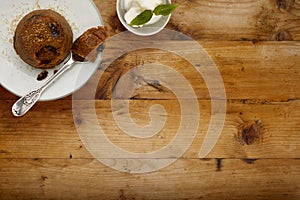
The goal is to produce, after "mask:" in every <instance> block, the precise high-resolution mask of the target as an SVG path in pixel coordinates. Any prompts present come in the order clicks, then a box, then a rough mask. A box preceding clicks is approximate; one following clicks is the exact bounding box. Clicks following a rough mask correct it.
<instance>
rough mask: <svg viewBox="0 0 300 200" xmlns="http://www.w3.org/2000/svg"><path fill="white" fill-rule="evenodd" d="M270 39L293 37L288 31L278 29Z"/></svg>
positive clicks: (277, 39)
mask: <svg viewBox="0 0 300 200" xmlns="http://www.w3.org/2000/svg"><path fill="white" fill-rule="evenodd" d="M271 40H273V41H292V40H293V38H292V36H291V34H290V33H289V31H287V30H281V31H278V32H277V33H275V34H273V36H272V38H271Z"/></svg>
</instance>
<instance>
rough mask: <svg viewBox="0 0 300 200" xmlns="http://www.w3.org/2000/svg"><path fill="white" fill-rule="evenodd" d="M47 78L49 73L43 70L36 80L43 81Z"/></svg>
mask: <svg viewBox="0 0 300 200" xmlns="http://www.w3.org/2000/svg"><path fill="white" fill-rule="evenodd" d="M47 76H48V72H47V71H46V70H43V71H42V72H41V73H39V75H38V76H37V78H36V80H38V81H42V80H44V79H45V78H47Z"/></svg>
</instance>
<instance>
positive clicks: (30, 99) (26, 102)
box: [12, 52, 87, 117]
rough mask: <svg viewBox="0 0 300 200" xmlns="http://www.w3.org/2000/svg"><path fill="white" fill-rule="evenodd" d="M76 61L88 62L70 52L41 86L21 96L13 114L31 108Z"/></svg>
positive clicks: (13, 108)
mask: <svg viewBox="0 0 300 200" xmlns="http://www.w3.org/2000/svg"><path fill="white" fill-rule="evenodd" d="M75 63H87V62H81V61H78V60H75V59H74V57H73V53H72V52H70V56H69V58H68V60H67V61H66V62H65V64H64V65H63V66H62V67H61V68H60V69H59V70H58V71H57V72H56V73H55V74H53V75H52V76H51V77H50V78H49V79H48V80H47V81H46V82H45V83H44V84H43V85H42V86H41V87H40V88H38V89H36V90H32V91H31V92H29V93H28V94H26V95H25V96H23V97H21V98H20V99H19V100H18V101H17V102H16V103H14V105H13V106H12V114H13V115H14V116H15V117H21V116H23V115H25V114H26V113H27V112H28V111H29V110H30V108H32V106H33V105H34V104H35V103H36V102H37V101H38V100H39V99H40V96H41V94H42V93H43V92H44V91H45V90H46V88H47V87H49V86H50V85H51V83H53V81H54V80H56V79H57V78H58V77H59V76H61V75H62V74H63V73H64V72H65V71H67V70H68V69H70V68H71V67H72V66H73V65H74V64H75Z"/></svg>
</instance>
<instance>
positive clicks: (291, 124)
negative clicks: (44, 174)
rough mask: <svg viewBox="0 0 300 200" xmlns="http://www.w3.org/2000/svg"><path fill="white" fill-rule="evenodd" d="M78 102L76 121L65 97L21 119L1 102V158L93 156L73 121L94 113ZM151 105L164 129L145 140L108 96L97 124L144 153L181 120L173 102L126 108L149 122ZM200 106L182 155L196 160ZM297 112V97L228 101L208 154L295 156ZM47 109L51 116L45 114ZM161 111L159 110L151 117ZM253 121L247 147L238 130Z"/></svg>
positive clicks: (204, 117)
mask: <svg viewBox="0 0 300 200" xmlns="http://www.w3.org/2000/svg"><path fill="white" fill-rule="evenodd" d="M77 103H78V105H80V107H81V106H83V108H82V109H84V111H83V112H82V116H81V115H75V116H74V119H73V116H72V102H71V100H63V101H58V102H47V103H46V102H40V103H38V104H37V105H36V106H35V107H34V108H33V110H32V111H30V112H29V113H28V115H26V116H25V117H23V118H19V119H13V120H12V115H11V113H10V110H9V108H10V106H11V105H12V104H13V101H1V104H0V107H1V110H2V111H3V112H2V114H0V116H1V119H2V120H1V122H0V158H68V157H69V156H70V155H72V157H73V158H92V155H90V154H89V152H87V150H86V146H85V145H84V144H83V143H82V142H81V140H80V138H79V135H78V133H77V131H76V128H75V125H74V124H77V125H78V126H83V125H84V124H85V123H87V122H85V120H86V119H87V118H86V117H84V116H83V114H84V113H92V112H93V110H86V109H88V107H85V106H84V105H86V104H88V103H89V101H79V102H77ZM155 104H159V105H162V106H163V107H164V108H165V110H166V112H167V117H168V118H167V121H166V124H165V126H164V128H163V129H162V130H161V131H160V132H159V133H158V134H156V135H155V136H153V137H152V138H149V139H138V138H132V137H129V136H128V135H126V134H125V133H124V131H122V130H121V129H120V128H119V127H118V126H117V124H116V122H115V119H114V118H113V116H112V110H111V102H110V100H97V101H96V102H95V107H96V113H97V116H98V122H99V125H100V126H101V128H102V129H103V130H104V133H105V134H106V135H107V137H108V138H109V139H110V140H111V141H112V142H113V143H114V144H116V145H118V146H120V147H122V148H124V149H127V150H128V151H132V152H148V151H154V150H158V149H160V148H162V147H164V146H165V145H166V144H168V143H169V142H170V141H171V140H172V138H174V137H175V134H176V133H177V130H178V125H179V123H180V121H181V119H180V117H181V113H180V108H179V106H178V105H179V104H178V102H177V101H176V100H172V101H170V100H138V101H137V100H132V101H130V108H129V109H130V110H129V112H130V114H131V117H132V119H133V120H134V122H135V123H137V124H139V125H147V124H149V123H150V118H149V108H150V107H151V106H152V105H155ZM199 108H200V119H201V120H200V124H199V129H198V131H197V135H196V138H195V140H194V143H193V144H192V146H191V147H190V148H189V149H188V151H187V153H185V154H184V155H183V157H185V158H198V153H199V150H200V147H201V145H202V142H203V138H204V136H205V134H206V132H207V127H208V124H209V121H210V117H211V114H210V102H209V101H203V100H202V101H199ZM73 109H74V108H73ZM75 109H76V108H75ZM299 111H300V102H299V101H289V102H283V103H280V102H273V103H266V104H255V103H246V102H245V103H242V102H240V101H229V102H228V105H227V116H226V121H225V125H224V129H223V131H222V134H221V137H220V139H219V141H218V143H217V145H216V146H215V148H214V149H213V151H212V152H211V153H210V154H209V155H208V158H232V157H234V158H299V157H300V153H299V152H300V143H299V141H300V138H299V131H300V124H299V121H300V112H299ZM45 112H46V113H49V114H48V115H47V116H45V114H44V113H45ZM50 113H51V114H50ZM79 114H80V112H79ZM120 114H122V113H120ZM160 115H161V113H160V112H157V113H155V115H154V117H159V116H160ZM256 121H260V122H261V123H262V125H263V129H262V130H261V131H260V133H259V137H258V138H253V139H254V140H255V141H254V143H253V144H251V145H247V143H245V141H243V138H242V137H240V136H239V131H240V130H241V128H242V127H243V125H247V124H249V123H255V122H256ZM132 144H138V145H132ZM183 145H184V144H183ZM111 156H116V157H118V155H111Z"/></svg>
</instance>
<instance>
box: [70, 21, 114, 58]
mask: <svg viewBox="0 0 300 200" xmlns="http://www.w3.org/2000/svg"><path fill="white" fill-rule="evenodd" d="M108 36H109V34H108V30H107V28H106V27H105V28H104V27H101V26H98V27H94V28H90V29H88V30H87V31H85V32H84V33H83V34H82V35H81V36H79V37H78V38H77V39H76V40H75V42H74V44H73V46H72V53H73V57H74V59H75V60H78V61H84V60H88V61H90V62H94V61H95V60H96V58H97V55H98V51H97V49H98V47H100V46H101V45H102V44H103V43H104V41H105V39H106V38H107V37H108Z"/></svg>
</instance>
